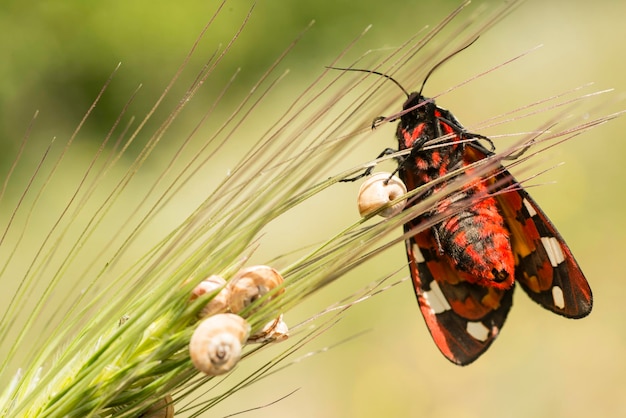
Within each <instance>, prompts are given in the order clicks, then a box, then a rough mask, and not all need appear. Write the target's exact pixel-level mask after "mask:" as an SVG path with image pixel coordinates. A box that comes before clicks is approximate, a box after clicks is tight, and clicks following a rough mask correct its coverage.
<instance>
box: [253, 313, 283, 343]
mask: <svg viewBox="0 0 626 418" xmlns="http://www.w3.org/2000/svg"><path fill="white" fill-rule="evenodd" d="M288 337H289V327H288V326H287V323H286V322H285V321H283V315H282V314H281V315H280V316H279V317H278V318H276V319H273V320H271V321H269V322H268V323H267V324H265V326H264V327H263V328H262V329H261V331H259V332H257V333H255V334H254V335H251V336H250V337H248V342H249V343H266V342H270V341H275V342H280V341H284V340H286V339H287V338H288Z"/></svg>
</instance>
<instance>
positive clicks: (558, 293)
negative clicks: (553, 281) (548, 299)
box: [552, 286, 565, 309]
mask: <svg viewBox="0 0 626 418" xmlns="http://www.w3.org/2000/svg"><path fill="white" fill-rule="evenodd" d="M552 300H553V301H554V306H556V307H557V308H559V309H563V308H565V298H564V297H563V290H562V289H561V288H560V287H558V286H553V287H552Z"/></svg>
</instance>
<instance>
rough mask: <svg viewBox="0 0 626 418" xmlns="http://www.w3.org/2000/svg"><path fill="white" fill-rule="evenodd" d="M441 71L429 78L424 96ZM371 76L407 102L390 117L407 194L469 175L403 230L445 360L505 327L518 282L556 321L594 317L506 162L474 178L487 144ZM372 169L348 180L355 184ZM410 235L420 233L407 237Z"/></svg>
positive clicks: (544, 220)
mask: <svg viewBox="0 0 626 418" xmlns="http://www.w3.org/2000/svg"><path fill="white" fill-rule="evenodd" d="M457 52H458V51H457ZM453 55H454V54H453ZM451 56H452V55H451ZM451 56H450V57H451ZM450 57H448V58H450ZM448 58H446V59H444V60H442V61H441V62H440V63H439V64H438V65H437V66H439V65H440V64H442V63H443V62H444V61H445V60H447V59H448ZM437 66H435V67H434V68H433V69H432V70H431V71H430V72H429V74H428V75H427V76H426V77H425V79H424V83H423V84H422V89H423V87H424V84H425V82H426V80H427V79H428V76H430V74H432V72H433V70H434V69H435V68H437ZM348 70H352V69H348ZM356 71H366V70H356ZM366 72H371V73H374V74H378V75H381V76H383V77H386V78H388V79H390V80H391V81H393V82H394V83H395V84H397V85H398V86H399V87H400V88H402V90H403V91H404V93H405V94H406V95H407V100H406V101H405V102H404V104H403V106H402V109H403V112H401V113H400V114H399V115H400V116H398V117H396V118H386V120H389V121H394V120H397V119H399V120H400V122H399V123H398V128H397V132H396V138H397V139H398V146H399V149H400V150H407V149H408V150H410V153H409V154H408V155H407V156H406V157H404V158H402V159H401V160H399V164H398V175H399V177H400V178H401V179H402V180H403V181H404V182H405V184H406V186H407V189H408V190H414V189H415V188H417V187H420V186H422V185H424V184H427V183H429V182H431V181H434V180H437V179H441V177H443V176H444V175H446V174H448V173H451V172H453V171H455V170H459V169H461V171H462V172H463V174H460V175H459V176H467V181H468V182H467V184H465V185H464V186H463V187H462V188H461V190H459V191H458V192H455V193H453V194H452V195H448V196H447V197H445V198H443V199H441V200H439V202H438V203H437V205H436V207H435V208H434V209H433V210H432V211H431V212H430V213H426V214H424V215H421V216H419V217H417V218H415V219H413V220H411V221H409V222H407V223H406V224H405V225H404V230H405V232H406V233H407V235H408V236H409V238H408V239H407V240H406V253H407V256H408V263H409V268H410V271H411V277H412V279H413V287H414V289H415V293H416V295H417V301H418V303H419V307H420V309H421V311H422V315H423V316H424V319H425V320H426V325H427V326H428V329H429V331H430V333H431V335H432V337H433V339H434V341H435V344H436V345H437V347H438V348H439V350H440V351H441V352H442V353H443V355H444V356H445V357H446V358H448V359H449V360H450V361H452V362H453V363H455V364H458V365H467V364H470V363H471V362H473V361H474V360H476V359H477V358H478V357H479V356H480V355H481V354H482V353H484V352H485V351H486V350H487V348H489V346H490V345H491V343H492V342H493V341H494V340H495V339H496V337H497V336H498V334H499V333H500V329H501V328H502V326H503V325H504V321H505V320H506V317H507V314H508V313H509V310H510V309H511V306H512V298H513V290H514V287H515V283H516V282H517V283H519V284H520V286H521V287H522V289H524V291H525V292H526V293H527V294H528V295H529V296H530V298H531V299H533V300H534V301H535V302H537V303H539V304H540V305H541V306H543V307H544V308H546V309H548V310H550V311H552V312H554V313H556V314H559V315H562V316H565V317H567V318H582V317H584V316H586V315H588V314H589V313H590V312H591V307H592V295H591V289H590V287H589V284H588V283H587V280H586V279H585V277H584V275H583V273H582V271H581V269H580V267H579V266H578V264H577V263H576V260H575V259H574V256H573V255H572V253H571V251H570V249H569V248H568V247H567V244H565V241H564V240H563V238H562V237H561V235H560V234H559V233H558V231H557V230H556V228H555V227H554V225H553V224H552V223H551V222H550V220H549V219H548V217H547V216H546V215H545V214H544V213H543V211H542V210H541V209H540V208H539V206H538V205H537V204H536V203H535V201H534V200H533V199H532V198H531V197H530V196H529V195H528V193H526V191H524V190H523V188H522V187H521V185H520V184H519V183H518V182H517V181H516V180H515V179H514V178H513V176H512V175H511V174H510V173H509V172H508V171H507V170H506V169H505V168H504V167H503V166H501V165H500V166H499V167H497V168H495V169H494V170H493V171H492V172H490V173H487V174H484V175H482V174H481V175H480V176H472V171H473V170H474V169H473V168H472V165H473V164H474V163H476V162H477V161H480V160H483V159H485V158H488V157H489V156H491V155H493V150H490V149H487V148H486V147H484V146H483V145H482V144H481V142H480V141H483V142H484V141H487V142H488V143H489V144H491V141H490V140H489V139H488V138H486V137H484V136H482V135H478V134H473V133H470V132H467V131H466V130H465V128H463V126H462V125H461V124H460V123H459V121H458V120H457V119H456V118H455V117H454V115H453V114H452V113H450V112H449V111H448V110H445V109H443V108H440V107H438V106H437V105H436V104H435V102H434V101H433V100H432V99H428V98H425V97H424V96H422V94H421V89H420V91H419V92H413V93H408V92H407V91H406V90H405V89H404V88H403V87H402V86H401V85H400V84H399V83H398V82H397V81H395V80H394V79H392V78H391V77H389V76H387V75H385V74H382V73H378V72H375V71H366ZM380 120H383V118H378V119H376V120H375V121H374V124H376V123H377V122H379V121H380ZM442 138H449V139H446V140H444V141H442ZM492 148H493V147H492ZM391 151H395V150H390V149H387V150H385V151H383V153H382V154H381V156H382V155H383V154H386V153H389V152H391ZM369 171H371V170H367V171H366V172H364V173H363V174H361V175H359V176H356V177H353V178H350V179H344V180H343V181H354V180H356V179H357V178H360V177H363V176H365V175H368V174H369ZM459 176H455V177H454V178H453V179H449V180H445V181H441V182H439V183H437V184H436V186H434V187H432V188H430V189H429V190H428V191H427V192H425V193H424V194H422V195H420V198H425V197H427V196H429V195H431V194H433V193H436V192H437V191H439V190H442V189H443V188H444V187H446V185H448V184H449V183H450V181H453V180H457V179H458V178H459ZM460 201H464V202H469V203H468V204H466V205H465V206H464V207H463V208H462V209H460V210H459V211H450V210H449V209H450V208H452V207H453V206H454V205H455V204H456V203H458V202H460ZM415 203H416V201H415V199H414V200H413V202H411V201H409V204H408V205H407V208H405V210H407V209H409V208H410V207H411V205H414V204H415ZM450 213H452V214H450ZM433 217H439V218H441V217H443V220H442V221H440V222H439V223H437V224H435V225H434V226H432V227H430V228H427V229H424V228H423V226H422V227H421V226H420V225H423V222H428V220H429V219H432V218H433ZM414 230H415V231H418V232H416V233H415V234H414V235H410V232H411V231H414Z"/></svg>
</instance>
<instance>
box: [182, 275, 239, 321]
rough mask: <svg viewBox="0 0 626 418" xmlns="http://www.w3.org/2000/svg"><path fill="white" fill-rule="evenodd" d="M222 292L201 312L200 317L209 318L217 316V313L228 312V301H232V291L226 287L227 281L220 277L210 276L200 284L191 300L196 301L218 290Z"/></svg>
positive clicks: (193, 292) (194, 290) (192, 293)
mask: <svg viewBox="0 0 626 418" xmlns="http://www.w3.org/2000/svg"><path fill="white" fill-rule="evenodd" d="M220 288H221V289H222V290H220V292H219V293H218V294H217V295H215V297H214V298H213V299H211V300H210V301H209V303H207V304H206V306H205V307H204V308H202V310H201V311H200V317H201V318H205V317H207V316H211V315H215V314H217V313H222V312H226V311H227V310H228V300H229V299H230V291H229V289H228V288H227V287H226V280H224V279H223V278H221V277H220V276H216V275H213V276H210V277H207V278H206V279H204V280H203V281H201V282H200V283H198V285H197V286H196V287H195V288H194V289H193V291H192V292H191V298H190V299H191V300H195V299H197V298H198V297H200V296H202V295H204V294H206V293H212V292H215V291H216V290H218V289H220Z"/></svg>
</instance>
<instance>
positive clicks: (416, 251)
mask: <svg viewBox="0 0 626 418" xmlns="http://www.w3.org/2000/svg"><path fill="white" fill-rule="evenodd" d="M411 249H412V250H413V255H414V256H415V261H416V262H418V263H423V262H424V261H426V260H425V259H424V256H423V255H422V252H421V251H420V247H419V246H418V245H417V244H415V243H413V244H412V248H411Z"/></svg>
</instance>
